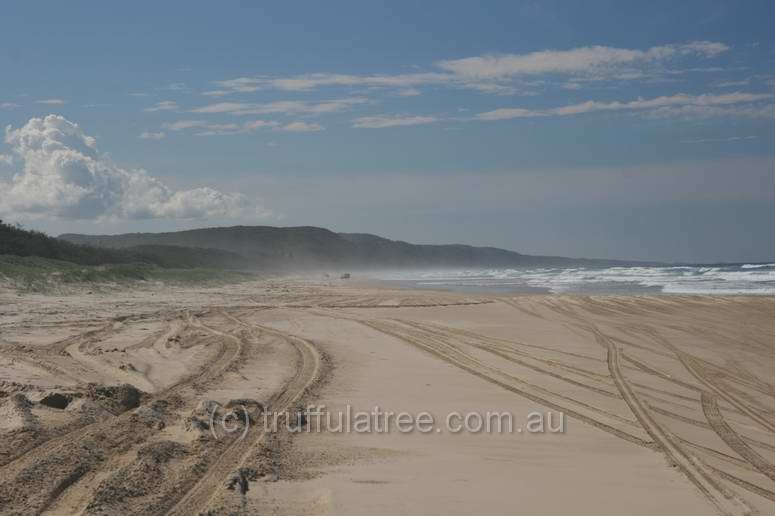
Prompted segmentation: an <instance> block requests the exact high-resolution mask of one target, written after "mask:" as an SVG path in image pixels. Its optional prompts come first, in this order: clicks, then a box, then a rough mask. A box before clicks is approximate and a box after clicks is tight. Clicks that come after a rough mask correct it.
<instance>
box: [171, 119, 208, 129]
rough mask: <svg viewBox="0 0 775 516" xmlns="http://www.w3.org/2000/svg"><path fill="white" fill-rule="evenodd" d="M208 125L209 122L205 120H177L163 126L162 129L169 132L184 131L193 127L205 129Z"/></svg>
mask: <svg viewBox="0 0 775 516" xmlns="http://www.w3.org/2000/svg"><path fill="white" fill-rule="evenodd" d="M206 125H207V122H205V121H204V120H177V121H175V122H167V123H164V124H162V127H163V128H164V129H167V130H168V131H182V130H184V129H191V128H193V127H205V126H206Z"/></svg>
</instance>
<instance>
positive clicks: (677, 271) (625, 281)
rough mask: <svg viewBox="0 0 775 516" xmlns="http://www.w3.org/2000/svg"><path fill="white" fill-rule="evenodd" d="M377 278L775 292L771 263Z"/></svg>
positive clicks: (489, 285)
mask: <svg viewBox="0 0 775 516" xmlns="http://www.w3.org/2000/svg"><path fill="white" fill-rule="evenodd" d="M380 277H381V279H385V280H394V281H401V282H405V283H412V284H414V285H416V286H419V287H425V288H445V289H451V290H464V291H474V290H485V291H521V292H530V291H534V292H554V293H644V294H647V293H665V294H758V295H765V294H775V263H769V264H743V265H724V266H676V267H608V268H586V267H576V268H552V267H544V268H524V269H487V270H484V269H483V270H454V271H450V270H444V271H414V272H401V273H396V272H392V273H386V274H383V275H380Z"/></svg>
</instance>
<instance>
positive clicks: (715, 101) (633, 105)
mask: <svg viewBox="0 0 775 516" xmlns="http://www.w3.org/2000/svg"><path fill="white" fill-rule="evenodd" d="M772 97H773V95H771V94H766V93H741V92H736V93H728V94H723V95H711V94H703V95H688V94H686V93H678V94H676V95H671V96H663V97H655V98H651V99H644V98H638V99H636V100H631V101H627V102H620V101H613V102H600V101H593V100H589V101H586V102H580V103H578V104H571V105H568V106H561V107H555V108H550V109H543V110H532V109H525V108H519V107H517V108H501V109H495V110H492V111H486V112H483V113H479V114H478V115H476V119H478V120H486V121H494V120H507V119H511V118H529V117H542V116H569V115H580V114H584V113H591V112H594V111H621V110H651V111H654V112H657V113H661V114H678V111H675V109H676V108H685V107H690V108H694V109H695V111H696V112H701V111H702V110H706V111H708V112H711V111H712V109H713V108H716V107H720V106H729V105H733V104H745V103H752V102H757V101H761V100H767V99H771V98H772Z"/></svg>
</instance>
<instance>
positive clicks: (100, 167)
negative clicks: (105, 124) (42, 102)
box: [0, 115, 267, 220]
mask: <svg viewBox="0 0 775 516" xmlns="http://www.w3.org/2000/svg"><path fill="white" fill-rule="evenodd" d="M5 141H6V143H7V144H8V145H9V146H10V147H11V149H12V151H13V152H14V154H15V156H16V157H17V158H18V159H19V161H20V162H21V163H22V164H23V169H22V171H21V172H19V173H17V174H16V175H14V177H13V178H12V180H11V181H10V182H8V183H4V184H2V185H1V186H0V212H2V213H14V214H22V213H23V214H27V215H30V216H37V217H55V218H64V219H100V220H104V219H150V218H202V217H211V216H237V215H240V214H253V215H256V214H266V213H267V212H266V211H265V210H263V209H261V208H258V207H256V206H255V205H254V204H252V203H251V202H249V201H248V200H247V199H246V198H245V197H244V196H242V195H240V194H228V193H222V192H219V191H216V190H213V189H212V188H194V189H191V190H180V191H175V190H172V189H171V188H169V187H168V186H166V185H165V184H164V183H162V182H161V181H159V180H158V179H156V178H154V177H151V176H149V175H148V174H147V173H146V172H145V171H144V170H139V169H138V170H128V169H124V168H121V167H120V166H118V165H116V164H115V163H113V162H112V161H110V159H109V158H107V157H106V156H105V155H103V154H100V153H99V152H98V150H97V142H96V140H95V139H94V138H92V137H90V136H88V135H86V134H85V133H84V132H83V131H82V130H81V128H80V127H79V126H78V125H76V124H74V123H72V122H70V121H69V120H67V119H65V118H64V117H61V116H57V115H48V116H47V117H45V118H32V119H30V120H29V121H28V122H27V123H26V124H25V125H24V126H22V127H20V128H18V129H13V128H12V127H10V126H9V127H7V128H6V132H5Z"/></svg>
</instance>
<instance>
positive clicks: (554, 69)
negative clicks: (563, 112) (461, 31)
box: [203, 41, 729, 97]
mask: <svg viewBox="0 0 775 516" xmlns="http://www.w3.org/2000/svg"><path fill="white" fill-rule="evenodd" d="M728 50H729V47H728V46H727V45H725V44H724V43H717V42H710V41H695V42H689V43H684V44H672V45H661V46H654V47H651V48H647V49H645V50H638V49H628V48H616V47H608V46H601V45H598V46H588V47H578V48H572V49H568V50H542V51H538V52H532V53H527V54H500V55H494V54H493V55H481V56H473V57H467V58H463V59H449V60H443V61H438V62H436V63H434V66H435V70H433V71H424V72H422V71H421V72H415V73H403V74H393V75H391V74H371V75H352V74H337V73H307V74H301V75H295V76H289V77H272V76H258V77H237V78H234V79H228V80H222V81H214V82H213V84H214V85H215V86H216V87H217V89H215V90H213V91H206V92H204V93H203V94H204V95H207V96H212V97H223V96H226V95H230V94H238V93H252V92H255V91H259V90H279V91H292V92H309V91H314V90H317V89H320V88H324V87H347V88H360V89H363V88H366V89H369V90H374V89H394V90H397V94H398V95H404V96H411V95H416V94H418V93H419V92H420V90H419V88H420V87H422V86H444V87H450V88H462V89H470V90H475V91H480V92H483V93H491V94H496V95H513V94H515V93H527V94H532V93H534V88H535V87H538V86H544V85H545V84H543V83H540V82H539V83H536V82H535V81H533V82H530V81H526V79H527V78H529V77H533V78H535V77H539V76H547V77H552V78H553V79H554V78H556V77H554V76H557V75H565V76H572V77H573V78H574V79H577V80H578V81H591V80H595V81H602V80H617V81H631V80H636V79H645V78H649V79H650V80H655V79H658V78H660V76H661V77H662V79H663V80H664V76H666V75H671V74H681V73H689V72H692V71H711V70H714V71H721V70H722V69H721V68H719V67H714V68H700V67H694V68H684V69H681V68H678V69H668V68H667V65H668V64H672V63H674V62H680V63H681V64H683V62H684V61H686V60H689V59H693V60H698V59H709V58H714V57H716V56H718V55H719V54H722V53H723V52H726V51H728ZM566 84H568V83H566ZM577 84H578V86H572V87H576V88H578V87H580V85H581V83H580V82H579V83H577Z"/></svg>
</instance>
